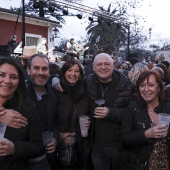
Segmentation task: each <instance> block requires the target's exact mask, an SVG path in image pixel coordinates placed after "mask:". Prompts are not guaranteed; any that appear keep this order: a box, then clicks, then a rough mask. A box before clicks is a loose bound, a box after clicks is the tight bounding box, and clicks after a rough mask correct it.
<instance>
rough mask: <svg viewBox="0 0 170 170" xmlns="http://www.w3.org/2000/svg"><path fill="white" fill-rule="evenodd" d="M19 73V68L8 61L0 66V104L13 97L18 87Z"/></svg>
mask: <svg viewBox="0 0 170 170" xmlns="http://www.w3.org/2000/svg"><path fill="white" fill-rule="evenodd" d="M18 84H19V75H18V71H17V69H16V68H15V67H14V66H13V65H11V64H8V63H5V64H2V65H1V66H0V104H2V103H4V102H5V101H7V100H9V99H11V98H12V97H13V96H14V93H15V91H16V90H17V88H18Z"/></svg>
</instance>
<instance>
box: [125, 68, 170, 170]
mask: <svg viewBox="0 0 170 170" xmlns="http://www.w3.org/2000/svg"><path fill="white" fill-rule="evenodd" d="M136 84H137V88H138V92H139V97H140V99H139V100H136V101H134V102H132V103H130V105H129V106H128V109H127V112H126V114H124V118H123V123H122V141H123V144H124V146H125V147H126V148H127V150H128V151H129V155H128V159H127V162H126V169H127V170H131V169H133V170H144V169H146V170H154V169H164V170H168V169H169V167H170V164H169V160H170V159H169V158H170V154H169V153H170V150H169V147H168V146H169V145H170V141H169V137H170V130H169V129H168V125H167V124H166V122H164V123H163V122H159V117H158V114H159V113H167V114H170V103H169V102H166V101H165V100H164V90H163V89H164V88H163V84H162V77H161V75H160V74H159V73H158V72H155V71H150V70H148V71H144V72H142V73H141V74H140V76H139V78H138V80H137V83H136ZM168 124H169V123H168Z"/></svg>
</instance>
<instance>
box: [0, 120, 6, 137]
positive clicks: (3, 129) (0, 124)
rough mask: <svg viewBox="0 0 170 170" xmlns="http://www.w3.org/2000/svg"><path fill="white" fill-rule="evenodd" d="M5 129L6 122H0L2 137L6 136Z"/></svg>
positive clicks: (0, 135)
mask: <svg viewBox="0 0 170 170" xmlns="http://www.w3.org/2000/svg"><path fill="white" fill-rule="evenodd" d="M5 130H6V124H3V123H0V139H2V138H3V137H4V134H5Z"/></svg>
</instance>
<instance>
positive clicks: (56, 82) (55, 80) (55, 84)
mask: <svg viewBox="0 0 170 170" xmlns="http://www.w3.org/2000/svg"><path fill="white" fill-rule="evenodd" d="M52 87H53V88H55V89H56V90H57V91H60V92H63V89H62V87H61V85H60V79H59V78H58V77H54V78H53V79H52Z"/></svg>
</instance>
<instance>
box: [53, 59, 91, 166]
mask: <svg viewBox="0 0 170 170" xmlns="http://www.w3.org/2000/svg"><path fill="white" fill-rule="evenodd" d="M60 80H61V86H62V88H63V93H61V92H57V95H58V100H59V110H58V113H57V119H56V120H57V125H58V127H59V131H60V134H61V139H62V143H61V146H63V147H62V148H61V152H59V159H60V164H61V167H62V168H61V169H63V168H64V167H65V168H66V167H67V168H68V167H69V168H71V169H72V168H73V169H83V166H85V159H84V158H85V152H84V150H85V148H83V145H84V144H83V138H82V137H81V134H80V125H79V116H80V115H85V114H87V113H88V100H87V97H86V93H85V88H84V76H83V68H82V66H81V64H80V62H79V61H78V60H76V59H71V60H68V61H67V62H66V63H65V64H64V65H63V67H62V68H61V70H60ZM87 123H88V122H87ZM68 148H69V151H70V150H72V151H73V152H72V153H73V154H71V157H70V159H69V161H67V162H63V161H62V155H63V154H64V151H65V149H68ZM80 148H81V149H80ZM65 156H66V155H65ZM63 164H65V165H63ZM67 168H66V169H67Z"/></svg>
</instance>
